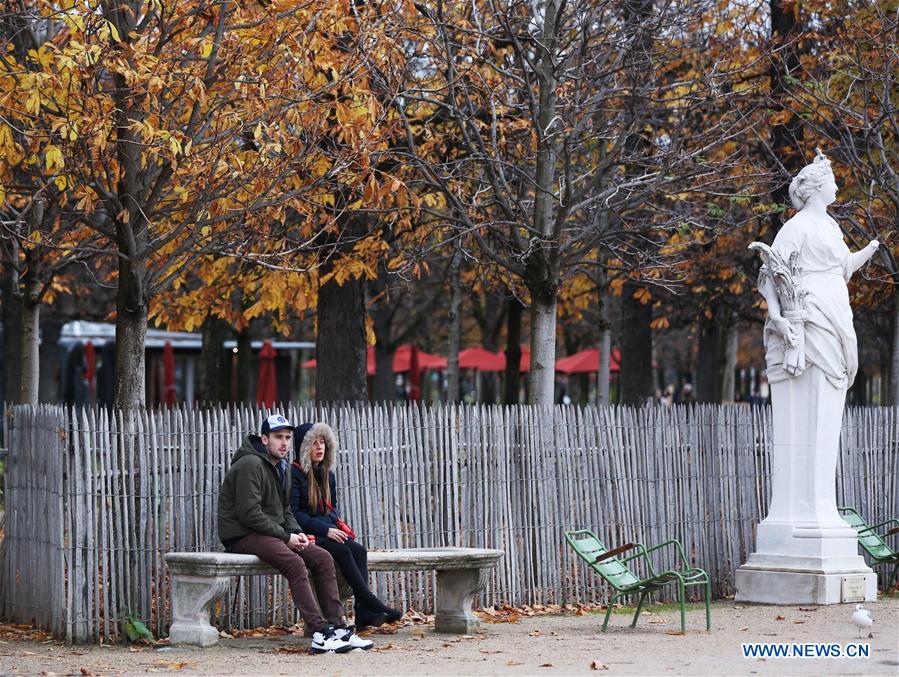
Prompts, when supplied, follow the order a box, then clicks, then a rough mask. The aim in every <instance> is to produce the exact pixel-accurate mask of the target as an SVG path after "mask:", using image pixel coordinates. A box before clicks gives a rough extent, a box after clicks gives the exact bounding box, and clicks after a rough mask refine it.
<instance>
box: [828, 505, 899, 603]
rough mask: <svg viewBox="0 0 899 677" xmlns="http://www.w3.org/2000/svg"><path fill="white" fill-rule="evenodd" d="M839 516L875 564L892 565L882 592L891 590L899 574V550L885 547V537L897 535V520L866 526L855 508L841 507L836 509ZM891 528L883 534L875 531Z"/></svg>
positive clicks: (898, 522)
mask: <svg viewBox="0 0 899 677" xmlns="http://www.w3.org/2000/svg"><path fill="white" fill-rule="evenodd" d="M837 510H839V511H840V515H842V516H843V519H844V520H846V521H847V522H848V523H849V525H850V526H851V527H852V528H853V529H855V531H856V532H858V542H859V544H860V545H861V546H862V547H863V548H864V549H865V551H866V552H867V553H868V554H869V555H870V556H871V559H873V560H874V563H875V564H892V565H894V566H893V572H892V573H891V574H890V578H889V581H888V583H887V585H886V587H885V588H884V591H886V590H891V589H892V588H893V585H894V584H895V582H896V574H897V573H899V550H893V548H891V547H890V546H889V545H887V542H886V540H885V539H886V537H887V536H890V535H892V534H896V533H899V520H896V519H889V520H884V521H883V522H878V523H877V524H872V525H870V526H869V525H868V523H867V522H865V520H864V518H862V516H861V515H859V514H858V510H856V509H855V508H849V507H842V508H837ZM887 526H891V527H892V528H891V529H888V530H887V531H885V532H884V533H883V534H879V533H877V531H875V530H876V529H880V528H882V527H887Z"/></svg>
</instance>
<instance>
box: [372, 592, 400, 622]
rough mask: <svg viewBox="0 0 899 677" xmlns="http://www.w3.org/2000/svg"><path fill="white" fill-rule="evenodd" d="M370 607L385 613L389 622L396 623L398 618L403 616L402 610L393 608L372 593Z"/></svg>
mask: <svg viewBox="0 0 899 677" xmlns="http://www.w3.org/2000/svg"><path fill="white" fill-rule="evenodd" d="M370 608H371V609H374V610H375V611H377V612H378V613H382V614H384V615H385V616H386V617H387V622H388V623H396V622H397V621H398V620H400V619H401V618H402V617H403V612H402V611H397V610H396V609H391V608H390V607H389V606H387V605H386V604H384V602H382V601H381V600H379V599H378V598H377V597H375V596H374V595H372V600H371V604H370Z"/></svg>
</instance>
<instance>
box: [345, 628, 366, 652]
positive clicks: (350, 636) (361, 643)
mask: <svg viewBox="0 0 899 677" xmlns="http://www.w3.org/2000/svg"><path fill="white" fill-rule="evenodd" d="M336 633H337V636H338V637H340V638H341V639H342V640H343V641H345V642H348V643H349V645H350V646H351V647H353V648H354V649H362V650H364V651H367V650H368V649H371V648H372V647H373V646H374V645H375V643H374V642H372V641H371V640H370V639H363V638H362V637H360V636H359V635H357V634H356V633H355V632H353V631H352V630H350V629H349V628H337V630H336Z"/></svg>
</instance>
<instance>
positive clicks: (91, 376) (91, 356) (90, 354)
mask: <svg viewBox="0 0 899 677" xmlns="http://www.w3.org/2000/svg"><path fill="white" fill-rule="evenodd" d="M82 378H83V379H84V383H85V384H86V385H87V391H88V393H89V394H90V401H91V402H93V401H94V395H95V394H96V390H97V350H96V349H95V348H94V342H93V341H88V342H87V343H86V344H84V374H83V375H82Z"/></svg>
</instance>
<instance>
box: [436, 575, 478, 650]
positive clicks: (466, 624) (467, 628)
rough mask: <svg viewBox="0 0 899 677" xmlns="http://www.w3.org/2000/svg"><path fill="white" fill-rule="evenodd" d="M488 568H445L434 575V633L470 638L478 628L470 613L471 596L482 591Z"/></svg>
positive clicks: (476, 620) (475, 617)
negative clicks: (435, 578)
mask: <svg viewBox="0 0 899 677" xmlns="http://www.w3.org/2000/svg"><path fill="white" fill-rule="evenodd" d="M488 572H489V569H445V570H441V571H438V572H437V611H436V613H435V618H434V630H436V631H437V632H447V633H454V634H458V635H470V634H472V633H475V632H477V631H478V630H479V629H480V627H481V621H480V619H478V617H477V616H475V615H474V614H473V613H472V612H471V603H472V601H473V599H474V596H475V595H476V594H478V592H480V591H481V590H483V589H484V585H485V584H486V583H487V574H488Z"/></svg>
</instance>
